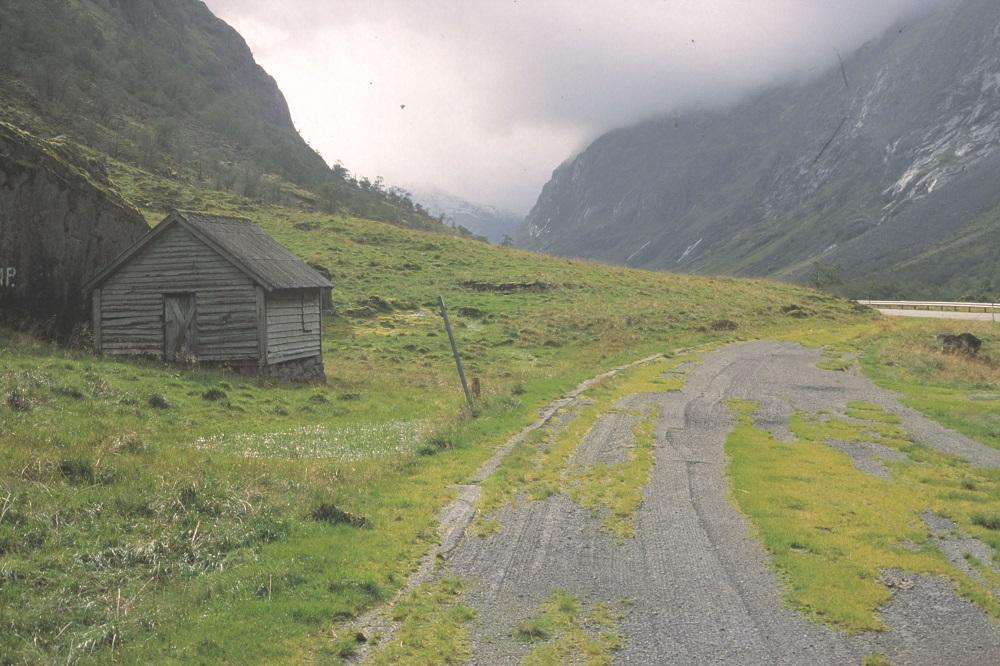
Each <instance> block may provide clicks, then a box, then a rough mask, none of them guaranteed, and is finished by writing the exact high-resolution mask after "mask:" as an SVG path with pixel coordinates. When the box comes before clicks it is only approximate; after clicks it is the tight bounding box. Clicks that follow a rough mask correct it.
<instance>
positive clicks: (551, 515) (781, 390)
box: [445, 342, 1000, 665]
mask: <svg viewBox="0 0 1000 666" xmlns="http://www.w3.org/2000/svg"><path fill="white" fill-rule="evenodd" d="M819 358H820V356H819V352H817V351H812V350H806V349H803V348H802V347H799V346H798V345H793V344H787V343H776V342H759V343H749V344H742V345H734V346H730V347H726V348H724V349H722V350H720V351H716V352H713V353H711V354H708V355H706V357H705V358H704V360H703V361H702V362H701V363H700V364H699V365H698V366H697V367H696V368H694V369H692V371H691V373H690V375H689V378H688V381H687V385H686V387H685V389H684V390H683V391H682V392H679V393H668V394H663V395H657V396H653V397H643V398H636V400H639V401H642V400H653V401H655V403H656V404H657V405H658V406H659V408H660V414H661V417H660V421H659V427H658V431H657V442H658V446H657V449H656V465H655V468H654V470H653V477H652V480H651V482H650V483H649V484H648V486H647V487H646V489H645V493H644V498H645V499H644V503H643V506H642V508H641V509H640V512H639V515H638V517H637V534H636V537H635V538H634V539H629V540H627V541H625V542H624V543H621V544H619V543H618V542H617V541H616V540H615V539H614V538H613V537H611V536H609V535H608V534H606V533H604V532H601V531H600V529H599V525H600V521H599V519H596V518H594V517H593V516H592V515H591V514H590V513H589V512H587V511H585V510H583V509H580V508H579V507H578V506H576V505H574V504H573V503H572V502H571V501H569V500H568V499H567V498H565V497H563V496H561V495H556V496H553V497H551V498H549V499H547V500H544V501H541V502H534V503H527V504H525V503H521V504H520V505H519V507H518V508H509V509H506V510H504V511H503V512H502V514H501V516H500V520H501V523H502V524H503V526H504V527H503V531H502V532H501V533H500V534H497V535H495V536H492V537H490V538H486V539H482V538H480V537H477V536H472V535H466V536H464V537H462V538H461V539H460V540H458V541H457V543H456V545H455V546H454V548H453V549H451V553H450V556H449V558H448V563H447V565H446V567H445V569H446V570H447V571H448V572H450V573H452V574H456V575H459V576H462V577H465V578H467V579H470V580H471V581H473V587H472V590H471V592H470V594H469V598H468V603H470V604H471V605H473V606H474V607H475V608H476V610H477V611H478V620H477V621H476V622H475V625H474V627H473V634H474V642H475V654H476V663H480V664H507V663H517V662H518V661H519V660H520V658H521V657H522V656H524V654H525V653H526V652H527V650H528V647H527V646H525V645H524V644H522V643H520V642H518V641H517V640H515V639H513V638H512V637H511V632H512V629H513V627H514V626H515V625H516V624H517V623H518V622H519V621H521V620H523V619H525V618H527V617H529V616H530V615H532V614H534V613H536V612H537V610H538V607H539V605H540V604H541V602H542V601H543V600H544V599H545V598H546V597H547V596H548V595H549V594H550V593H551V592H552V591H553V590H555V589H559V588H562V589H566V590H569V591H571V592H574V593H576V594H578V595H580V596H581V597H583V598H586V599H588V600H592V601H606V602H614V601H616V600H618V599H620V598H627V599H629V600H631V601H632V602H633V604H634V605H633V606H632V608H631V610H630V611H629V613H628V615H627V617H626V619H625V620H624V623H623V625H622V627H621V629H622V634H623V636H624V639H625V641H624V646H623V647H622V649H621V650H620V651H619V652H617V653H616V662H617V663H623V664H804V663H810V664H816V665H818V664H860V663H861V660H862V658H863V657H864V656H865V655H866V654H869V653H871V652H874V651H876V650H877V651H880V652H882V653H884V654H886V655H887V656H888V657H889V658H890V660H891V661H892V663H894V664H944V663H947V664H956V665H958V664H977V665H978V664H989V663H1000V625H998V624H997V623H996V622H994V621H993V620H991V619H990V618H988V617H987V616H986V615H985V614H984V613H983V612H982V611H980V610H979V609H978V607H976V606H974V605H972V604H971V603H970V602H968V601H965V600H964V599H962V598H960V597H958V596H957V595H956V594H955V592H954V591H953V589H952V587H951V584H950V583H948V582H946V581H944V580H941V579H934V578H929V577H920V576H918V577H911V578H913V580H914V581H915V585H914V586H913V588H911V589H908V590H899V591H896V592H895V596H894V598H893V600H892V601H891V602H890V603H889V604H888V605H887V606H886V607H885V608H884V609H883V612H882V617H883V619H884V620H885V622H886V623H887V624H888V625H889V627H890V629H889V631H886V632H883V633H881V634H867V635H862V636H854V637H847V636H844V635H841V634H839V633H837V632H835V631H832V630H830V629H827V628H825V627H822V626H820V625H817V624H814V623H811V622H809V621H807V620H805V619H803V618H802V617H801V616H800V615H799V614H797V613H796V612H795V611H792V610H790V609H788V608H786V607H785V606H784V605H783V604H782V602H781V586H780V584H779V581H778V580H777V579H776V577H775V575H774V574H773V573H772V572H771V570H770V569H769V568H768V560H767V555H766V553H765V552H764V550H763V549H762V547H761V546H760V545H759V543H758V542H757V541H755V540H754V539H753V538H751V536H750V531H749V529H748V524H747V522H746V520H745V518H744V517H743V516H742V515H741V514H740V513H739V512H738V511H737V510H736V509H735V508H734V506H733V505H732V504H731V502H730V501H729V498H728V493H729V491H728V487H727V483H726V478H725V464H726V460H725V456H724V454H723V443H724V440H725V437H726V435H727V434H728V433H729V432H730V430H731V429H732V427H733V425H734V418H733V415H732V414H731V412H730V410H729V408H728V407H727V406H726V404H725V401H726V400H728V399H730V398H743V399H749V400H756V401H759V402H760V403H761V410H760V412H759V415H760V422H759V425H760V426H761V427H766V428H768V429H769V430H771V431H772V432H774V433H775V434H776V435H777V436H779V437H787V436H788V435H789V433H788V431H787V428H786V424H787V421H788V418H789V416H790V415H791V414H792V413H793V412H794V411H795V410H797V409H802V410H807V411H818V410H820V409H833V410H837V411H842V410H843V409H844V407H845V405H846V403H847V402H848V401H852V400H863V401H867V402H874V403H878V404H881V405H882V406H883V407H885V408H886V409H889V410H890V411H892V412H895V413H897V414H899V415H900V416H901V417H902V418H903V424H902V425H903V427H904V428H906V429H907V430H908V431H909V432H911V433H912V434H913V435H914V436H916V437H917V438H918V439H919V440H920V441H922V442H924V443H926V444H928V445H931V446H934V447H936V448H939V449H941V450H944V451H947V452H950V453H954V454H957V455H960V456H962V457H965V458H967V459H968V460H970V461H971V462H973V463H975V464H978V465H984V466H1000V451H997V450H994V449H990V448H988V447H985V446H982V445H980V444H978V443H976V442H973V441H971V440H969V439H968V438H965V437H963V436H961V435H958V434H956V433H954V432H951V431H949V430H947V429H945V428H943V427H941V426H939V425H938V424H936V423H934V422H932V421H930V420H929V419H927V418H925V417H923V416H922V415H920V414H918V413H916V412H913V411H912V410H909V409H906V408H904V407H901V406H900V405H899V404H898V403H897V402H896V401H895V399H894V398H893V396H892V395H891V394H890V393H888V392H886V391H883V390H882V389H879V388H877V387H875V386H873V385H872V384H871V383H870V382H868V381H867V380H865V379H864V378H863V377H861V376H859V375H857V374H854V373H844V372H831V371H824V370H819V369H817V368H816V363H817V361H818V360H819ZM623 418H624V417H623V415H622V413H621V412H616V413H611V414H608V415H607V416H606V417H604V419H605V420H604V421H602V422H599V423H598V424H597V426H595V427H594V428H593V429H592V431H591V435H590V436H589V439H588V440H587V441H585V442H584V443H583V444H582V445H581V447H580V449H579V451H578V455H579V456H581V457H583V458H585V459H586V461H590V460H614V459H616V458H617V457H618V456H620V455H621V451H622V447H623V446H628V445H629V443H630V439H629V438H630V437H631V434H630V433H631V429H630V428H629V427H628V423H627V422H623V421H622V419H623ZM862 453H863V452H862ZM863 462H864V460H863V456H861V457H860V458H859V459H858V460H856V463H863ZM859 468H862V469H864V467H863V466H862V464H859ZM867 471H869V473H874V472H873V471H872V470H867ZM875 472H877V470H875Z"/></svg>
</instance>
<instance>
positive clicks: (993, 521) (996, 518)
mask: <svg viewBox="0 0 1000 666" xmlns="http://www.w3.org/2000/svg"><path fill="white" fill-rule="evenodd" d="M972 524H973V525H979V526H980V527H985V528H986V529H988V530H1000V513H976V514H973V516H972Z"/></svg>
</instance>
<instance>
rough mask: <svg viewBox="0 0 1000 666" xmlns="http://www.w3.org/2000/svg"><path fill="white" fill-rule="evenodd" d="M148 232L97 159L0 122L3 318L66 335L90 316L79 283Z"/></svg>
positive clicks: (0, 316)
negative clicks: (39, 324) (36, 324)
mask: <svg viewBox="0 0 1000 666" xmlns="http://www.w3.org/2000/svg"><path fill="white" fill-rule="evenodd" d="M146 231H148V226H147V224H146V221H145V219H143V217H142V214H141V213H140V212H139V211H138V210H137V209H136V208H135V206H133V205H132V204H130V203H128V202H127V201H126V200H125V199H124V198H123V197H122V196H121V195H120V194H119V193H118V192H117V191H116V190H115V189H114V186H113V185H112V184H111V182H110V180H109V179H108V177H107V175H106V172H105V171H104V169H103V168H102V167H101V166H100V165H99V164H98V163H97V162H95V161H93V160H88V159H87V158H85V157H84V156H82V155H81V154H79V153H78V152H77V151H75V150H74V149H73V148H72V147H71V146H70V145H69V144H67V143H64V142H61V141H46V140H42V139H39V138H38V137H35V136H32V135H31V134H28V133H27V132H24V131H22V130H20V129H18V128H16V127H14V126H13V125H9V124H6V123H0V274H2V275H3V279H2V280H0V319H5V320H8V321H10V320H13V319H18V320H20V319H25V318H27V319H31V320H35V321H38V322H42V323H43V325H44V326H43V328H42V332H44V333H46V334H48V335H50V336H52V337H55V338H59V339H64V338H66V337H67V336H68V335H69V334H70V333H71V331H72V330H73V329H74V328H75V327H76V325H77V324H79V323H81V322H83V321H86V319H87V316H88V301H87V295H86V294H84V293H83V285H84V284H85V283H86V282H87V281H88V280H89V279H90V278H92V277H93V276H94V275H96V274H97V272H98V271H100V270H101V269H102V268H103V267H104V266H106V265H107V264H109V263H110V262H111V260H112V259H114V258H115V257H116V256H117V255H118V254H119V253H121V252H123V251H124V250H125V249H127V248H128V247H129V246H131V245H132V243H134V242H135V241H136V240H138V239H139V237H140V236H142V235H143V234H144V233H146ZM36 330H37V327H36Z"/></svg>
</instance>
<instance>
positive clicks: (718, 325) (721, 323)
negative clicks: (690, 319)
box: [711, 319, 739, 331]
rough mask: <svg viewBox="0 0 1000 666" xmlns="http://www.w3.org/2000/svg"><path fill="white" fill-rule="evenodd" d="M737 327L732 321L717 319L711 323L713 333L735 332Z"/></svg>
mask: <svg viewBox="0 0 1000 666" xmlns="http://www.w3.org/2000/svg"><path fill="white" fill-rule="evenodd" d="M737 328H739V326H738V325H737V324H736V322H735V321H733V320H732V319H718V320H716V321H713V322H712V325H711V329H712V330H713V331H735V330H736V329H737Z"/></svg>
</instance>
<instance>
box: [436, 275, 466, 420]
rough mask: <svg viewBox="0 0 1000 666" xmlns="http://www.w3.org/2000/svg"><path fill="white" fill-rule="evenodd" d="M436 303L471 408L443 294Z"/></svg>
mask: <svg viewBox="0 0 1000 666" xmlns="http://www.w3.org/2000/svg"><path fill="white" fill-rule="evenodd" d="M438 303H440V304H441V316H442V317H443V318H444V330H446V331H447V332H448V341H449V342H451V353H452V354H454V355H455V366H456V367H457V368H458V378H459V379H461V380H462V390H463V391H465V401H466V402H467V403H469V409H472V394H471V393H469V385H468V384H467V383H466V382H465V370H464V369H463V368H462V357H461V356H459V355H458V345H457V344H455V334H454V333H452V332H451V322H450V321H448V308H447V307H445V304H444V296H441V295H440V294H438Z"/></svg>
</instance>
